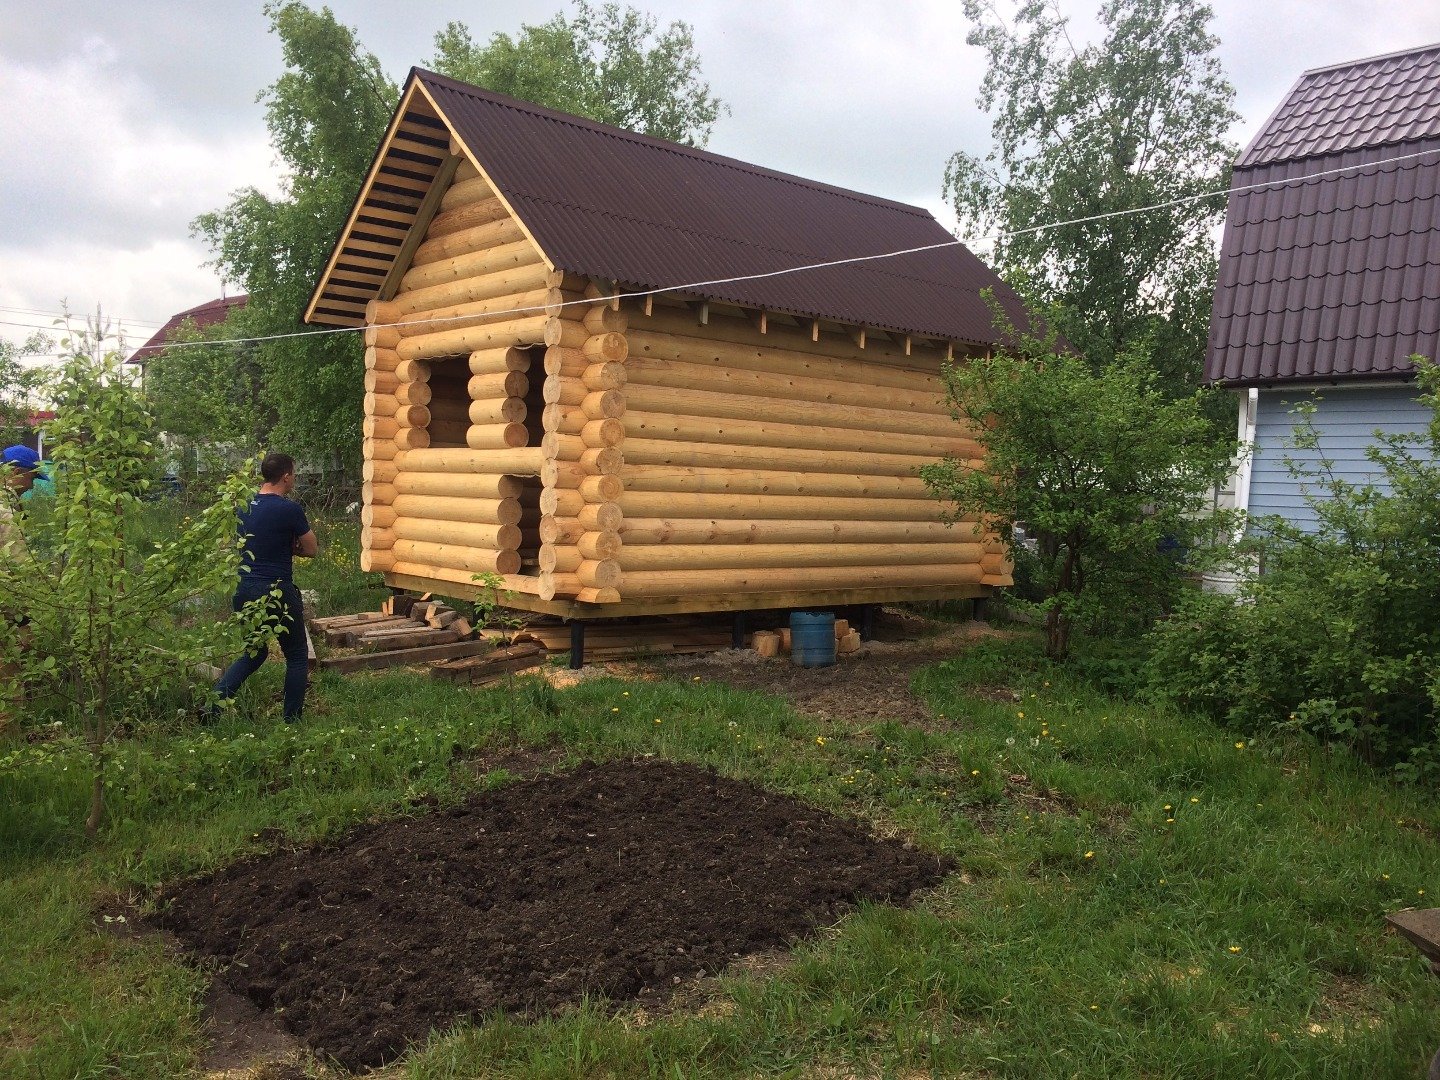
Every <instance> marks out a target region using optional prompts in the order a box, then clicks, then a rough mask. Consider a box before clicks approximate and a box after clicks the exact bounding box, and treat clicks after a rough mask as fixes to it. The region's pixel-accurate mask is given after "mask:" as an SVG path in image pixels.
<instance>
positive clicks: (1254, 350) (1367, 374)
mask: <svg viewBox="0 0 1440 1080" xmlns="http://www.w3.org/2000/svg"><path fill="white" fill-rule="evenodd" d="M1341 170H1343V171H1341ZM1317 174H1326V175H1317ZM1301 178H1304V179H1301ZM1287 180H1292V181H1293V182H1289V183H1286V182H1281V183H1271V182H1272V181H1287ZM1258 184H1267V185H1269V186H1265V187H1253V188H1251V189H1250V190H1245V189H1246V188H1250V187H1251V185H1258ZM1437 346H1440V45H1431V46H1427V47H1425V48H1421V49H1412V50H1408V51H1405V52H1399V53H1392V54H1390V55H1387V56H1378V57H1373V58H1370V59H1366V60H1357V61H1354V62H1352V63H1347V64H1337V65H1334V66H1332V67H1325V68H1317V69H1315V70H1313V71H1307V72H1306V73H1305V74H1304V75H1302V76H1301V77H1300V79H1299V81H1298V82H1296V84H1295V86H1294V87H1293V88H1292V89H1291V91H1290V93H1289V94H1288V95H1287V96H1286V98H1285V100H1284V101H1283V102H1282V103H1281V104H1280V107H1279V108H1278V109H1276V110H1275V113H1274V114H1273V115H1272V116H1271V117H1270V119H1269V120H1268V121H1266V123H1265V125H1264V126H1263V127H1262V128H1261V129H1260V132H1259V134H1257V135H1256V136H1255V138H1254V140H1253V141H1252V142H1251V143H1250V145H1249V146H1248V147H1247V148H1246V149H1245V151H1244V153H1242V154H1241V155H1240V158H1239V160H1238V161H1237V162H1236V166H1235V173H1234V178H1233V180H1232V182H1231V194H1230V203H1229V210H1228V213H1227V216H1226V221H1225V237H1224V241H1223V243H1222V246H1221V253H1220V274H1219V281H1218V284H1217V286H1216V290H1215V306H1214V311H1213V314H1212V316H1211V323H1210V343H1209V351H1208V355H1207V357H1206V364H1205V378H1206V381H1207V382H1209V383H1211V384H1214V385H1219V386H1224V387H1229V388H1232V389H1234V390H1236V391H1238V394H1239V406H1240V408H1239V431H1240V437H1241V439H1242V440H1243V441H1245V442H1247V443H1249V444H1250V445H1251V447H1252V450H1251V453H1250V454H1249V455H1248V458H1247V459H1245V460H1244V461H1243V462H1242V464H1241V466H1240V468H1239V471H1238V473H1237V475H1236V477H1235V482H1234V485H1233V499H1234V503H1235V505H1237V506H1238V507H1239V508H1241V509H1243V510H1246V511H1248V512H1249V514H1250V515H1251V516H1252V517H1254V516H1257V515H1262V514H1278V515H1280V516H1282V517H1284V518H1286V519H1288V520H1289V521H1291V522H1293V523H1295V524H1297V525H1299V526H1301V527H1306V526H1309V525H1312V524H1313V523H1314V520H1315V518H1314V514H1313V512H1312V510H1311V509H1310V507H1309V506H1308V505H1307V503H1306V501H1305V492H1304V490H1302V488H1303V485H1302V484H1300V483H1299V482H1297V481H1296V480H1295V479H1294V478H1293V477H1292V476H1291V474H1290V471H1289V470H1288V469H1287V467H1286V465H1285V461H1284V460H1283V459H1284V458H1285V457H1286V456H1287V455H1288V456H1290V457H1293V458H1295V459H1297V460H1307V461H1311V462H1314V461H1315V459H1316V458H1317V457H1319V456H1321V455H1323V456H1324V457H1325V458H1327V459H1328V460H1329V461H1330V462H1331V463H1332V465H1333V468H1334V473H1335V475H1336V476H1337V477H1340V478H1342V479H1345V480H1349V481H1352V482H1364V481H1374V480H1376V479H1378V478H1377V476H1376V469H1375V466H1374V464H1373V463H1371V462H1370V461H1368V460H1367V458H1366V456H1365V450H1366V448H1367V447H1368V446H1370V445H1372V444H1373V442H1374V432H1375V431H1376V430H1377V429H1378V430H1380V431H1384V432H1387V433H1397V434H1404V433H1409V432H1415V431H1419V430H1421V429H1423V428H1424V427H1425V425H1426V424H1427V423H1428V420H1429V416H1430V412H1429V410H1428V409H1426V408H1424V407H1423V406H1422V405H1421V404H1420V402H1419V401H1418V400H1417V395H1418V391H1417V388H1416V385H1415V378H1414V369H1413V366H1412V364H1411V362H1410V359H1409V358H1410V356H1411V355H1412V354H1416V353H1418V354H1420V355H1422V356H1425V357H1428V358H1431V359H1434V358H1435V357H1436V354H1437ZM1304 401H1311V402H1314V404H1315V413H1314V425H1315V428H1316V430H1317V431H1318V433H1319V444H1320V445H1319V450H1318V452H1315V451H1306V452H1303V453H1302V452H1300V451H1297V450H1295V449H1293V448H1292V447H1291V446H1289V445H1287V444H1288V441H1289V440H1290V438H1291V433H1292V431H1293V428H1294V426H1295V423H1296V421H1297V417H1296V416H1294V415H1293V414H1292V411H1291V410H1293V409H1294V408H1295V406H1296V405H1297V404H1298V403H1300V402H1304ZM1222 498H1223V495H1222Z"/></svg>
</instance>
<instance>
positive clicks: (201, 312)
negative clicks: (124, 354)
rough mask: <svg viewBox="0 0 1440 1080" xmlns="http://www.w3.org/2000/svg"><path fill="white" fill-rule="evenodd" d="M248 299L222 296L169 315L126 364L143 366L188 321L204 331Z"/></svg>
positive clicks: (222, 320) (242, 296)
mask: <svg viewBox="0 0 1440 1080" xmlns="http://www.w3.org/2000/svg"><path fill="white" fill-rule="evenodd" d="M247 299H248V297H246V296H245V295H244V294H243V293H242V294H241V295H240V296H222V297H218V298H217V299H214V300H209V301H206V302H205V303H203V304H197V305H195V307H192V308H187V309H186V310H185V311H180V312H176V313H175V314H174V315H171V316H170V318H169V319H168V320H167V321H166V323H165V325H164V326H162V327H161V328H160V329H159V330H157V331H155V334H154V336H153V337H151V338H150V340H149V341H147V342H145V344H144V345H141V346H140V348H138V349H136V350H135V352H134V353H132V354H131V356H130V359H129V360H127V361H125V362H126V363H127V364H143V363H144V362H145V361H146V360H149V359H150V358H151V357H154V356H158V355H160V351H161V350H160V346H162V345H164V344H165V343H166V342H167V341H169V340H170V335H171V334H173V333H175V331H177V330H179V329H180V326H181V324H182V323H184V322H185V320H187V319H189V320H190V321H191V322H193V323H194V324H195V329H196V330H204V329H207V328H208V327H211V326H214V325H216V324H217V323H222V322H224V321H225V320H226V318H227V317H228V316H229V315H230V312H232V311H234V310H235V309H236V308H240V307H244V306H245V301H246V300H247Z"/></svg>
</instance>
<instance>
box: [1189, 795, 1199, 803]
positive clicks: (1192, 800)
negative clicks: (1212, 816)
mask: <svg viewBox="0 0 1440 1080" xmlns="http://www.w3.org/2000/svg"><path fill="white" fill-rule="evenodd" d="M1190 801H1191V802H1199V801H1200V800H1199V799H1197V798H1194V797H1193V796H1192V797H1191V799H1190Z"/></svg>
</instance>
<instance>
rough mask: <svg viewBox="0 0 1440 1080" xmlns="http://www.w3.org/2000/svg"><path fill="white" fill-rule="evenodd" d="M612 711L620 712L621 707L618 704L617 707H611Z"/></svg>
mask: <svg viewBox="0 0 1440 1080" xmlns="http://www.w3.org/2000/svg"><path fill="white" fill-rule="evenodd" d="M610 711H611V712H619V711H620V707H619V706H618V705H617V706H616V707H615V708H613V709H611V710H610Z"/></svg>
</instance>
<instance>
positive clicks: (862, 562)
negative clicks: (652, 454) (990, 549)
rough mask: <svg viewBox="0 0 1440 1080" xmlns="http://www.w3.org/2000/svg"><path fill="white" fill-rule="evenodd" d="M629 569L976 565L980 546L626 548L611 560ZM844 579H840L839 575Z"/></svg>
mask: <svg viewBox="0 0 1440 1080" xmlns="http://www.w3.org/2000/svg"><path fill="white" fill-rule="evenodd" d="M613 558H614V559H615V561H616V562H618V563H619V564H620V567H621V569H623V570H624V571H626V572H627V573H628V572H629V571H631V570H670V569H675V570H715V569H728V568H742V567H765V566H776V567H780V566H793V567H820V566H833V567H846V566H881V565H885V564H888V565H891V566H951V565H960V564H968V563H973V564H975V565H976V566H977V567H978V566H979V565H980V558H981V552H980V545H979V544H978V543H971V544H963V543H949V544H914V545H906V544H799V543H797V544H716V545H713V546H712V545H709V544H647V545H644V546H637V545H633V544H627V545H625V546H624V547H623V548H622V549H620V550H619V551H617V552H616V554H615V555H614V556H613ZM836 576H837V577H843V574H837V575H836Z"/></svg>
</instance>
